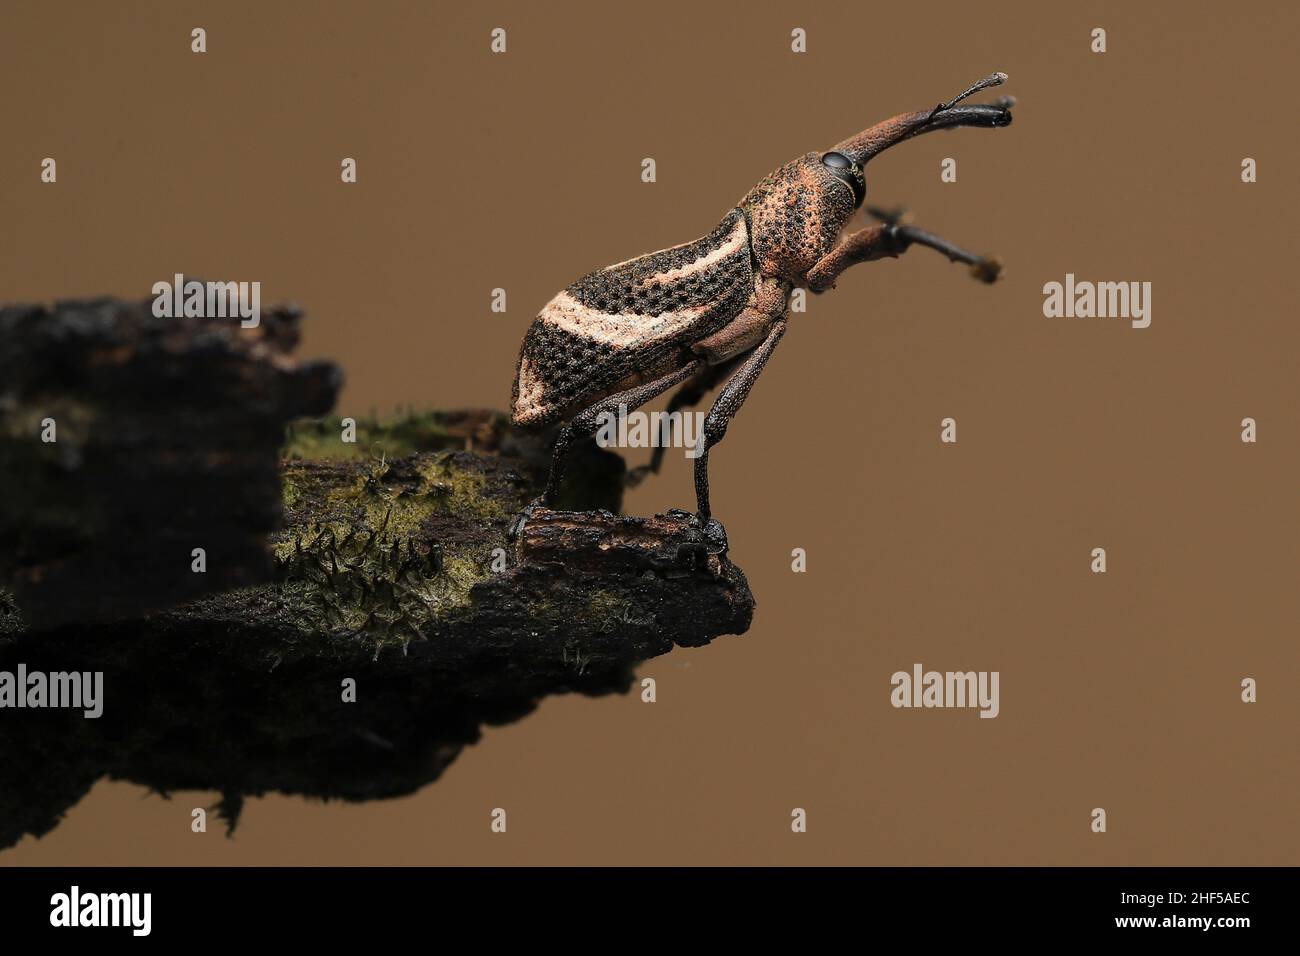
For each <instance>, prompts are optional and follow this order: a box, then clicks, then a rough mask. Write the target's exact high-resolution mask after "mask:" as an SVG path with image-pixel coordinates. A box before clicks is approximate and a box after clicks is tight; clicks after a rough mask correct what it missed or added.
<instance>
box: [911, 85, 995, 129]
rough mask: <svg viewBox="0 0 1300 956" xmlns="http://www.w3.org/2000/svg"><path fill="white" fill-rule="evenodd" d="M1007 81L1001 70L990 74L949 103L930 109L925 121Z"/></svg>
mask: <svg viewBox="0 0 1300 956" xmlns="http://www.w3.org/2000/svg"><path fill="white" fill-rule="evenodd" d="M1006 81H1007V75H1006V74H1005V73H1001V72H999V73H993V74H990V75H989V76H986V77H984V79H982V80H980V81H979V82H978V83H976V84H974V85H973V86H971V87H970V88H969V89H967V90H966V91H965V92H964V93H960V94H958V95H957V96H954V97H953V98H952V99H950V100H949V101H948V102H947V103H940V104H939V105H938V106H936V107H935V108H934V109H932V110H931V111H930V115H929V116H927V117H926V118H925V123H929V122H930V121H931V120H933V119H934V118H935V117H936V116H938V115H939V114H940V113H942V112H943V111H944V110H950V109H952V108H953V107H954V106H956V105H957V104H958V103H960V102H961V101H962V100H964V99H966V98H967V97H969V96H974V95H975V94H976V93H978V92H979V91H980V90H987V89H988V88H989V87H992V86H1001V85H1002V84H1003V83H1005V82H1006ZM925 123H922V124H921V125H922V126H924V125H925Z"/></svg>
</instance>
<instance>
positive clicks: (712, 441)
mask: <svg viewBox="0 0 1300 956" xmlns="http://www.w3.org/2000/svg"><path fill="white" fill-rule="evenodd" d="M785 325H786V320H785V319H784V318H779V319H777V320H776V321H775V322H774V323H773V324H772V328H771V331H769V332H768V333H767V338H765V339H764V340H763V343H762V344H761V345H760V346H758V348H756V349H754V351H752V352H750V353H749V354H748V355H747V356H746V357H745V361H744V363H743V364H741V366H740V368H739V369H737V370H736V374H735V375H733V376H732V377H731V379H730V380H729V381H728V382H727V384H726V386H725V387H724V388H723V389H722V394H720V395H719V396H718V399H717V401H715V402H714V403H713V407H712V408H711V409H709V414H708V416H707V417H706V418H705V419H704V430H703V432H702V434H701V435H700V446H699V457H697V458H696V459H695V500H696V505H697V510H698V511H699V515H700V524H701V525H702V526H704V527H705V528H707V527H708V525H709V519H710V517H711V514H710V511H709V449H710V448H712V447H713V446H714V445H716V444H717V443H718V442H720V441H722V439H723V437H724V436H725V435H726V434H727V426H728V425H729V424H730V423H731V419H732V418H733V417H734V416H735V414H736V412H738V411H740V406H741V405H743V404H744V403H745V399H746V398H748V397H749V390H750V389H751V388H753V387H754V382H756V381H757V380H758V376H759V374H760V373H761V372H762V371H763V367H764V366H765V365H767V360H768V359H769V358H771V357H772V352H773V351H775V350H776V344H777V343H778V342H780V341H781V336H783V335H784V334H785Z"/></svg>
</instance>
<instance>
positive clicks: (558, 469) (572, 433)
mask: <svg viewBox="0 0 1300 956" xmlns="http://www.w3.org/2000/svg"><path fill="white" fill-rule="evenodd" d="M703 364H704V363H703V360H701V359H693V360H691V361H689V362H687V363H686V364H685V365H683V366H682V367H681V368H678V369H674V370H673V371H671V372H669V373H668V374H667V375H664V376H661V377H660V378H656V379H652V380H651V381H649V382H644V383H642V384H640V385H637V386H634V387H633V388H629V389H627V390H626V391H623V392H618V393H617V394H615V395H610V396H608V397H606V398H602V399H601V400H600V401H598V402H597V403H596V404H595V405H592V406H591V407H590V408H587V409H586V410H584V411H582V412H580V413H579V414H577V415H575V416H574V417H573V419H572V420H571V421H570V422H569V423H568V424H566V425H565V426H564V427H563V428H562V429H560V436H559V438H557V439H556V440H555V453H554V456H553V457H552V459H551V476H550V479H549V480H548V481H547V482H546V494H545V495H544V498H543V500H544V501H545V502H546V505H547V507H550V506H551V505H552V504H553V503H554V502H555V498H556V495H557V494H558V493H559V490H560V483H561V482H562V481H563V480H564V469H565V465H566V464H567V463H568V457H569V448H570V446H571V445H572V444H573V443H574V442H575V441H579V440H581V439H583V438H586V437H587V436H588V435H592V434H595V432H596V429H598V428H599V427H600V420H601V418H602V417H603V416H605V415H616V414H618V410H619V406H620V405H626V406H627V409H628V411H631V410H632V409H634V408H640V407H641V406H642V405H644V404H645V403H646V402H648V401H650V400H651V399H652V398H654V397H655V396H657V395H662V394H663V393H664V392H666V391H668V389H670V388H672V387H673V386H674V385H676V384H677V383H678V382H681V381H683V380H685V379H688V378H690V377H691V376H692V375H694V374H696V373H697V372H699V371H700V369H701V368H702V367H703Z"/></svg>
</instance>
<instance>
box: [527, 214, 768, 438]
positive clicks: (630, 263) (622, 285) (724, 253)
mask: <svg viewBox="0 0 1300 956" xmlns="http://www.w3.org/2000/svg"><path fill="white" fill-rule="evenodd" d="M752 291H753V270H752V267H751V259H750V250H749V230H748V226H747V224H746V222H745V217H744V214H743V213H742V212H741V211H740V210H739V209H733V210H732V211H731V212H730V213H728V215H727V217H726V218H725V219H723V220H722V222H721V223H720V224H719V226H718V228H717V229H715V230H714V231H713V232H712V233H710V234H709V235H707V236H705V237H703V238H702V239H697V240H696V241H695V242H690V243H685V244H684V245H680V246H674V247H672V248H670V249H663V250H661V251H659V252H652V253H649V254H648V255H644V256H640V257H639V258H636V259H629V260H627V261H626V262H620V263H617V264H615V265H612V266H607V267H606V268H604V269H600V270H599V271H597V272H593V273H590V274H589V275H586V276H583V277H582V278H581V279H579V280H578V281H577V282H575V283H573V284H572V285H571V286H569V287H568V288H567V289H565V290H564V291H563V292H561V293H560V294H559V295H557V296H556V297H555V298H553V299H552V300H551V301H550V302H548V303H547V304H546V306H545V307H544V308H543V309H542V311H541V312H540V313H539V314H538V316H537V318H536V319H535V320H534V321H533V324H532V325H531V326H530V327H529V329H528V333H527V334H526V335H525V337H524V343H523V348H522V349H521V351H520V356H519V371H518V374H517V375H516V376H515V387H514V397H513V401H512V403H511V418H512V420H513V421H514V422H515V424H517V425H524V426H528V425H532V426H541V425H545V424H547V423H549V422H552V421H556V420H558V419H562V418H565V417H568V415H570V414H571V413H573V412H575V411H578V410H580V409H581V408H583V407H586V406H588V405H591V404H593V403H594V402H596V401H598V400H599V399H601V398H603V397H605V396H606V395H610V394H613V393H614V392H615V391H618V390H620V388H622V387H626V385H625V383H627V382H628V381H630V380H635V379H636V378H639V377H640V378H644V377H646V376H651V375H654V374H663V373H664V372H665V371H667V370H668V369H670V368H671V367H675V362H677V361H680V360H683V359H681V356H682V355H684V354H685V351H684V350H685V347H686V346H689V345H690V344H691V343H693V342H696V341H698V340H699V339H701V338H704V337H705V336H707V335H710V334H712V333H713V332H716V331H717V330H718V329H720V328H722V326H724V325H725V324H726V323H727V322H728V321H730V319H732V318H733V317H734V316H735V315H737V314H738V313H739V312H740V311H741V309H742V308H744V305H745V302H746V301H747V300H748V298H749V295H750V293H751V292H752Z"/></svg>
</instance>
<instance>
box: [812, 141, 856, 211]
mask: <svg viewBox="0 0 1300 956" xmlns="http://www.w3.org/2000/svg"><path fill="white" fill-rule="evenodd" d="M822 165H823V166H825V167H826V168H827V169H828V170H829V171H830V172H831V174H832V175H834V176H835V178H836V179H839V180H840V181H841V182H843V183H844V184H845V185H847V186H848V187H849V188H850V189H852V190H853V203H854V206H855V207H856V206H861V205H862V200H863V199H865V198H866V196H867V183H866V180H865V179H864V178H863V176H862V169H861V167H859V166H858V164H857V163H855V162H853V160H851V159H849V158H848V157H847V156H845V155H844V154H843V153H836V152H830V153H825V154H823V155H822Z"/></svg>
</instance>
